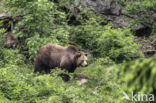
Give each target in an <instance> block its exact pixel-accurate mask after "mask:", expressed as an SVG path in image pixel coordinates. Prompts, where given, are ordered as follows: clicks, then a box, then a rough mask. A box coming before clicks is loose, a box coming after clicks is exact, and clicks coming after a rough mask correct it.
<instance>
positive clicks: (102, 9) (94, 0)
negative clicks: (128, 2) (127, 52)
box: [80, 0, 156, 36]
mask: <svg viewBox="0 0 156 103" xmlns="http://www.w3.org/2000/svg"><path fill="white" fill-rule="evenodd" d="M82 4H83V5H84V6H85V8H94V12H95V13H96V14H97V15H100V16H101V17H103V18H104V19H105V20H106V21H111V22H113V24H114V27H115V28H119V27H129V28H131V30H132V31H134V32H135V34H136V36H142V34H145V35H146V36H147V35H149V34H150V33H151V32H152V25H151V24H139V25H137V26H136V25H135V26H134V25H129V23H128V22H129V21H130V20H134V19H136V18H139V17H149V18H150V21H149V22H150V23H153V22H154V21H156V13H155V12H152V11H150V12H147V13H142V14H141V13H140V14H138V15H129V14H126V13H124V10H123V9H124V5H123V4H119V3H116V2H115V1H114V0H111V1H109V0H82ZM80 9H81V8H80ZM125 18H126V19H127V20H124V19H125Z"/></svg>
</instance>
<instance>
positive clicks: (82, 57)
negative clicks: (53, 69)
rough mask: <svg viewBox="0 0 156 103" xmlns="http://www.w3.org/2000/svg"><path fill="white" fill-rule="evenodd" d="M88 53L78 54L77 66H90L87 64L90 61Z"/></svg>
mask: <svg viewBox="0 0 156 103" xmlns="http://www.w3.org/2000/svg"><path fill="white" fill-rule="evenodd" d="M87 55H88V54H87V53H84V52H82V51H78V52H77V53H76V58H77V59H76V60H77V61H76V64H77V66H82V67H86V66H88V64H87V60H88V58H87Z"/></svg>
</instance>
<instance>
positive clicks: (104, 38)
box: [70, 24, 143, 63]
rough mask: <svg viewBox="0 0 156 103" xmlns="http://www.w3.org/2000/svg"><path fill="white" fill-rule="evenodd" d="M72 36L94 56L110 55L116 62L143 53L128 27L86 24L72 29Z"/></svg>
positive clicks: (137, 56) (128, 59) (134, 57)
mask: <svg viewBox="0 0 156 103" xmlns="http://www.w3.org/2000/svg"><path fill="white" fill-rule="evenodd" d="M70 34H71V38H72V40H75V41H76V42H78V43H80V44H81V45H84V46H85V47H87V48H88V49H90V50H91V51H92V53H93V54H94V56H97V57H107V56H108V57H109V58H111V59H112V60H114V61H115V62H118V63H119V62H123V61H130V60H133V59H136V58H139V57H142V56H143V54H142V52H141V51H139V50H138V49H139V45H138V44H137V43H136V42H135V40H134V36H133V35H132V33H131V32H130V31H129V29H127V28H122V29H121V28H119V29H114V28H112V27H111V26H110V25H107V26H104V27H103V26H101V25H98V24H95V25H93V24H85V25H80V26H77V27H74V28H72V29H71V33H70Z"/></svg>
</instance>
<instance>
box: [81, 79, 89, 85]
mask: <svg viewBox="0 0 156 103" xmlns="http://www.w3.org/2000/svg"><path fill="white" fill-rule="evenodd" d="M87 81H88V79H80V80H79V85H82V84H84V83H86V82H87Z"/></svg>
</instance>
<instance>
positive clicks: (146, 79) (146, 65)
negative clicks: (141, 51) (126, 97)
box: [116, 57, 156, 95]
mask: <svg viewBox="0 0 156 103" xmlns="http://www.w3.org/2000/svg"><path fill="white" fill-rule="evenodd" d="M116 70H117V71H118V74H119V75H118V77H119V78H120V79H119V78H118V79H119V81H120V83H124V88H123V90H124V91H126V92H127V93H132V92H133V93H135V94H138V93H140V94H153V95H156V82H155V81H156V57H153V58H149V59H141V60H137V61H133V62H131V63H126V64H125V65H121V66H120V67H118V68H116Z"/></svg>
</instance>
